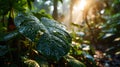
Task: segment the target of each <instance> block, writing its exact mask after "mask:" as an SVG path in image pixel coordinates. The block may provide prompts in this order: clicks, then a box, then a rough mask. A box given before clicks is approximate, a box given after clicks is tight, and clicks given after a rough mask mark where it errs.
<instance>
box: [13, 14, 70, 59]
mask: <svg viewBox="0 0 120 67" xmlns="http://www.w3.org/2000/svg"><path fill="white" fill-rule="evenodd" d="M22 18H23V19H22ZM21 19H22V21H21ZM15 24H16V26H17V27H18V31H19V32H20V33H21V34H22V35H24V36H25V37H28V38H29V39H30V40H32V41H34V42H36V43H37V44H38V45H36V48H37V50H38V51H39V52H40V53H41V54H43V55H44V56H46V57H48V59H55V60H59V59H60V58H61V57H62V56H64V55H66V54H67V53H68V52H69V50H70V42H71V38H70V36H69V34H68V33H67V32H65V31H64V30H63V29H62V27H61V25H60V24H58V22H56V21H53V20H50V19H47V18H41V21H39V20H38V19H37V18H36V17H35V16H32V15H25V16H24V15H20V16H18V17H16V19H15Z"/></svg>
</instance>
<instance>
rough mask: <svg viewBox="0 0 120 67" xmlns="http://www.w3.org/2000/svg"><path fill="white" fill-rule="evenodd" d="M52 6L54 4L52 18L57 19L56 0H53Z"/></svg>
mask: <svg viewBox="0 0 120 67" xmlns="http://www.w3.org/2000/svg"><path fill="white" fill-rule="evenodd" d="M53 6H54V10H53V15H52V16H53V18H54V19H55V20H57V19H58V9H57V6H58V0H53Z"/></svg>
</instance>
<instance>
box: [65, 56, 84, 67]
mask: <svg viewBox="0 0 120 67" xmlns="http://www.w3.org/2000/svg"><path fill="white" fill-rule="evenodd" d="M65 59H66V60H67V61H68V64H69V65H70V66H71V67H86V66H85V65H84V64H83V63H82V62H80V61H78V60H77V59H75V58H74V57H72V56H69V55H68V56H65Z"/></svg>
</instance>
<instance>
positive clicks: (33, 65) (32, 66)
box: [24, 59, 40, 67]
mask: <svg viewBox="0 0 120 67" xmlns="http://www.w3.org/2000/svg"><path fill="white" fill-rule="evenodd" d="M24 63H25V64H26V65H27V67H40V66H39V64H38V63H37V62H36V61H35V60H30V59H27V60H25V61H24Z"/></svg>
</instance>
